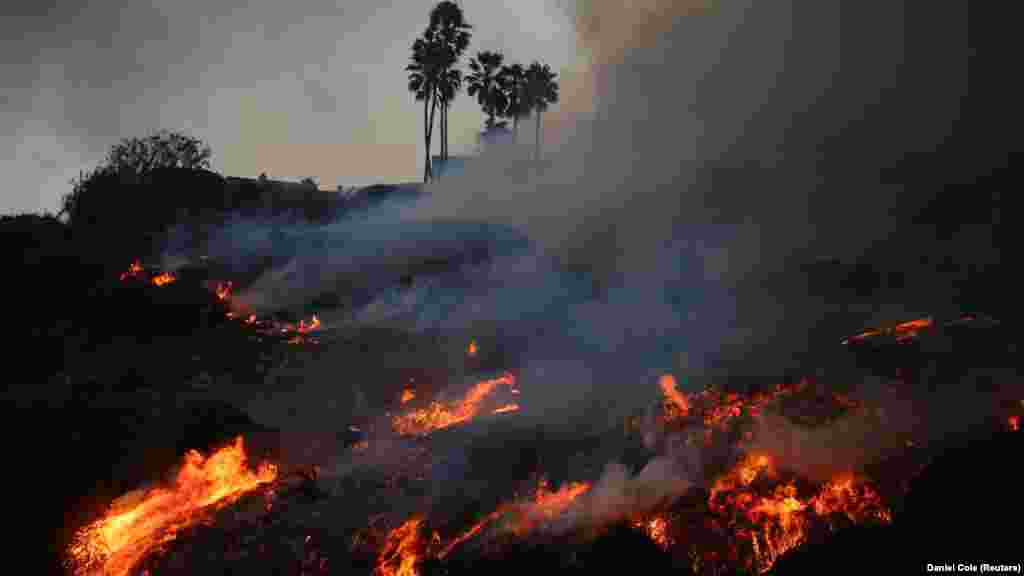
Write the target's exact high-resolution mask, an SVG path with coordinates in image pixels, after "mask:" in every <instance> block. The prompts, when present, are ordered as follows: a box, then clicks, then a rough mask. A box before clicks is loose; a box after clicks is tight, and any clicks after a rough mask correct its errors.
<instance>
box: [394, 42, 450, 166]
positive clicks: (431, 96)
mask: <svg viewBox="0 0 1024 576" xmlns="http://www.w3.org/2000/svg"><path fill="white" fill-rule="evenodd" d="M448 57H449V51H448V50H447V49H446V47H445V46H444V45H443V44H442V43H441V42H440V41H439V39H438V34H437V31H436V29H434V28H431V27H428V28H427V29H426V30H425V31H424V32H423V35H422V36H421V37H419V38H417V39H416V41H415V42H413V45H412V55H411V56H410V58H409V60H410V61H409V64H408V65H407V66H406V67H405V70H406V72H408V73H409V85H408V87H409V91H410V92H412V93H413V96H414V97H415V98H416V101H417V102H420V101H422V102H423V138H424V143H425V145H426V162H425V164H424V168H423V181H424V182H428V181H429V180H430V179H431V178H433V176H434V173H433V170H432V169H431V166H430V140H431V136H432V133H433V128H434V114H435V112H436V111H437V103H438V85H439V84H440V78H441V74H442V72H443V70H444V69H445V64H446V62H447V61H448Z"/></svg>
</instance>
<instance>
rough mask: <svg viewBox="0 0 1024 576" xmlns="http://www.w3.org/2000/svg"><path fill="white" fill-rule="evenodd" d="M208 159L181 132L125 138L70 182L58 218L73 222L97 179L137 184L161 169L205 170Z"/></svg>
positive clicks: (204, 147) (196, 141)
mask: <svg viewBox="0 0 1024 576" xmlns="http://www.w3.org/2000/svg"><path fill="white" fill-rule="evenodd" d="M210 157H211V152H210V147H209V146H207V145H206V144H204V143H203V142H202V141H201V140H199V139H197V138H193V137H191V136H188V135H186V134H183V133H181V132H176V131H172V130H158V131H156V132H154V133H152V134H150V135H149V136H146V137H143V138H125V139H123V140H121V141H120V142H118V143H117V144H115V145H114V146H112V147H111V149H110V151H109V152H108V153H107V157H106V159H105V160H104V162H103V163H102V164H100V165H99V166H98V167H97V168H95V169H94V170H91V171H86V172H81V173H80V174H79V176H78V178H76V179H74V180H72V182H71V184H72V189H71V192H69V193H68V194H66V195H65V196H64V197H63V198H61V210H60V212H59V213H58V216H62V215H66V216H67V217H68V219H69V221H70V220H73V219H74V216H75V214H76V213H77V212H78V210H77V208H78V206H79V204H80V202H81V199H82V195H83V193H84V192H85V191H86V190H87V189H88V188H89V186H90V185H91V184H92V183H93V182H95V181H97V180H99V179H109V178H111V177H117V178H120V179H121V180H130V181H138V180H139V179H140V178H142V177H144V176H146V175H147V174H150V173H152V172H153V171H154V170H158V169H160V168H183V169H186V170H208V169H209V168H210Z"/></svg>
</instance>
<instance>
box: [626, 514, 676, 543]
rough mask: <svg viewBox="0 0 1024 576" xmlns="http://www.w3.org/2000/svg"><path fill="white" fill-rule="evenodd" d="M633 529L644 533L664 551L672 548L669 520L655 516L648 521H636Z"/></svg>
mask: <svg viewBox="0 0 1024 576" xmlns="http://www.w3.org/2000/svg"><path fill="white" fill-rule="evenodd" d="M633 527H634V528H636V529H637V530H639V531H641V532H643V533H644V534H645V535H646V536H647V537H648V538H650V539H651V541H652V542H654V543H655V544H657V545H658V547H659V548H661V549H662V550H665V551H668V550H669V549H670V548H671V547H672V544H673V542H672V538H671V536H669V533H668V520H666V519H665V518H663V517H661V516H655V517H654V518H650V519H646V520H643V519H638V520H634V521H633Z"/></svg>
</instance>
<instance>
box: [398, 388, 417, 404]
mask: <svg viewBox="0 0 1024 576" xmlns="http://www.w3.org/2000/svg"><path fill="white" fill-rule="evenodd" d="M415 397H416V392H415V391H414V390H413V389H412V388H406V389H405V390H402V398H401V401H402V404H405V403H406V402H409V401H410V400H412V399H413V398H415Z"/></svg>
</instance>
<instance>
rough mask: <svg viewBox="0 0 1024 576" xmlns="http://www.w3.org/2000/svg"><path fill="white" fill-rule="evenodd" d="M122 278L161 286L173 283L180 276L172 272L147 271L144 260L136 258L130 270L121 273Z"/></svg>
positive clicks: (124, 280)
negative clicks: (143, 265)
mask: <svg viewBox="0 0 1024 576" xmlns="http://www.w3.org/2000/svg"><path fill="white" fill-rule="evenodd" d="M120 279H121V281H122V282H126V281H128V280H134V281H139V282H148V283H149V284H152V285H153V286H157V287H160V286H166V285H168V284H172V283H174V282H175V281H177V279H178V278H177V276H175V275H174V274H172V273H170V272H155V273H151V272H147V271H146V269H145V268H143V267H142V262H141V261H140V260H137V259H136V260H135V261H134V262H132V263H131V265H130V266H129V267H128V270H126V271H124V272H122V273H121V276H120Z"/></svg>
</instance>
